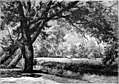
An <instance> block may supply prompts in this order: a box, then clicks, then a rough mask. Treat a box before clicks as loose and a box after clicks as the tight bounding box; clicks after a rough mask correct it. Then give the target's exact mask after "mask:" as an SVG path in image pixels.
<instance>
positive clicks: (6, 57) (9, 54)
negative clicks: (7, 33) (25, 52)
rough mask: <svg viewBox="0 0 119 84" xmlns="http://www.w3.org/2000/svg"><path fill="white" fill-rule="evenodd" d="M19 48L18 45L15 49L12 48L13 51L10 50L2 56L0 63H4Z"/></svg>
mask: <svg viewBox="0 0 119 84" xmlns="http://www.w3.org/2000/svg"><path fill="white" fill-rule="evenodd" d="M17 49H18V47H14V49H11V51H9V53H7V54H4V55H3V56H1V57H0V64H3V63H4V62H5V61H6V60H8V59H9V58H10V57H11V56H12V55H13V54H14V52H15V51H16V50H17Z"/></svg>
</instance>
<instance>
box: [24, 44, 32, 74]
mask: <svg viewBox="0 0 119 84" xmlns="http://www.w3.org/2000/svg"><path fill="white" fill-rule="evenodd" d="M22 54H23V57H24V67H23V69H24V70H23V71H24V72H32V71H33V46H32V44H26V45H24V46H23V48H22Z"/></svg>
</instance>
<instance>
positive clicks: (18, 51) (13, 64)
mask: <svg viewBox="0 0 119 84" xmlns="http://www.w3.org/2000/svg"><path fill="white" fill-rule="evenodd" d="M15 54H17V55H16V56H15V58H13V60H12V61H11V62H10V63H9V65H8V66H7V68H14V67H15V66H16V65H17V63H18V62H19V61H20V59H21V58H22V55H21V50H20V49H18V50H17V51H16V53H15Z"/></svg>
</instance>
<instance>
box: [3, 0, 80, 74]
mask: <svg viewBox="0 0 119 84" xmlns="http://www.w3.org/2000/svg"><path fill="white" fill-rule="evenodd" d="M37 3H39V4H38V5H37V6H36V4H35V2H31V1H30V0H25V1H19V0H18V1H10V2H6V3H3V7H2V12H3V14H4V16H3V17H2V18H3V19H4V21H3V24H6V25H10V26H11V27H15V26H16V24H17V23H19V27H17V29H16V30H14V34H16V36H17V40H16V41H15V42H16V44H17V45H18V47H19V48H20V49H21V52H22V55H23V57H24V59H25V65H24V71H25V72H31V71H32V70H33V46H32V44H33V43H34V41H35V40H36V39H37V37H38V36H39V34H41V32H42V30H43V29H45V28H46V27H48V25H47V22H48V21H50V20H53V19H58V18H61V17H66V16H67V15H65V14H64V12H66V11H69V10H71V9H72V8H74V7H76V4H77V3H78V1H74V2H69V3H65V2H64V1H62V2H58V1H46V2H43V1H39V2H37Z"/></svg>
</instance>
